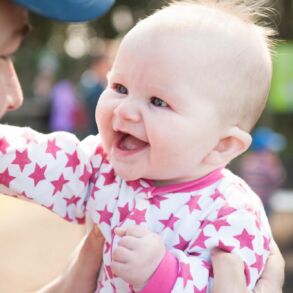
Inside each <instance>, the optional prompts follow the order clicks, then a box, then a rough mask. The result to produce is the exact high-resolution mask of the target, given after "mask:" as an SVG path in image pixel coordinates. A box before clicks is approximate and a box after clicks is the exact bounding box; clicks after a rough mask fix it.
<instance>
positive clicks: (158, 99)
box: [96, 32, 220, 184]
mask: <svg viewBox="0 0 293 293" xmlns="http://www.w3.org/2000/svg"><path fill="white" fill-rule="evenodd" d="M193 51H194V48H193V47H191V46H190V44H189V43H188V42H187V41H184V39H182V38H179V37H178V36H173V35H155V36H154V35H153V34H152V33H150V32H144V33H137V32H134V33H133V32H132V33H130V34H128V35H127V36H126V38H125V39H124V40H123V42H122V44H121V46H120V49H119V51H118V54H117V56H116V59H115V62H114V64H113V67H112V70H111V72H110V75H109V82H108V87H107V88H106V90H105V91H104V93H103V94H102V95H101V97H100V99H99V103H98V106H97V114H96V117H97V123H98V128H99V131H100V135H101V138H102V143H103V146H104V148H105V150H106V152H107V154H108V157H109V159H110V162H111V163H112V165H113V167H114V169H115V171H116V173H117V174H118V175H120V176H121V177H122V178H124V179H125V180H135V179H138V178H145V179H153V180H154V181H155V182H156V183H157V184H167V183H177V182H182V181H187V180H192V179H196V178H199V177H201V176H202V175H204V174H201V172H202V169H201V164H202V161H203V159H204V157H205V156H206V154H207V153H208V152H209V151H210V150H211V149H212V148H213V147H214V145H215V143H216V141H217V139H218V136H219V128H220V125H219V123H218V122H219V121H218V118H217V117H218V116H217V113H216V110H217V109H216V107H215V103H214V102H212V99H209V98H208V97H207V96H204V95H206V87H209V86H210V84H209V81H208V80H207V79H206V78H202V71H201V68H199V67H197V64H196V58H191V56H190V54H192V55H194V56H196V55H197V54H196V53H194V52H193ZM194 56H192V57H194ZM198 58H200V56H198ZM194 59H195V60H194Z"/></svg>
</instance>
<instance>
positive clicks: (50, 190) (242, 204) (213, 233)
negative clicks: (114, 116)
mask: <svg viewBox="0 0 293 293" xmlns="http://www.w3.org/2000/svg"><path fill="white" fill-rule="evenodd" d="M0 187H1V188H0V191H1V192H2V193H5V194H10V195H14V194H17V195H19V196H23V197H26V198H28V199H30V200H33V201H35V202H37V203H39V204H41V205H43V206H45V207H47V208H48V209H50V210H51V211H52V212H54V213H56V214H58V215H59V216H61V217H62V218H64V219H66V220H67V221H70V222H75V223H83V222H84V221H85V220H87V221H88V222H93V223H96V224H97V225H98V226H99V228H100V230H101V231H102V233H103V235H104V237H105V246H104V254H103V266H102V268H101V271H100V275H99V279H98V285H97V291H96V292H107V293H109V292H132V288H131V286H129V284H127V283H126V282H124V281H123V280H122V279H120V278H118V277H116V276H114V275H113V273H112V271H111V266H110V264H111V254H112V251H113V249H114V248H115V247H116V245H117V242H118V241H119V237H118V236H116V235H115V234H114V232H113V231H114V228H116V227H118V226H119V227H123V226H129V225H133V224H137V225H144V226H146V227H147V228H148V229H149V230H151V231H153V232H155V233H157V234H159V235H160V236H161V237H162V238H163V240H164V242H165V245H166V251H167V252H166V254H165V257H164V258H163V260H162V261H161V263H160V265H159V266H158V268H157V270H156V271H155V273H154V274H153V276H152V277H151V279H150V280H149V282H148V284H147V285H146V287H145V288H144V289H143V290H142V292H152V293H153V292H162V293H164V292H183V293H184V292H192V293H193V292H197V293H199V292H201V293H204V292H210V288H211V284H212V280H213V272H212V268H211V262H210V251H211V249H212V248H214V247H220V248H221V249H224V250H226V251H229V252H233V253H236V254H238V255H239V256H240V257H241V258H242V259H243V261H244V264H245V274H246V280H247V285H248V287H249V288H250V289H252V288H253V287H254V285H255V283H256V281H257V279H258V278H259V276H260V274H261V272H262V270H263V267H264V263H265V261H266V259H267V258H268V255H269V250H270V240H271V232H270V227H269V224H268V221H267V218H266V216H265V213H264V211H263V207H262V204H261V202H260V200H259V198H258V197H257V196H256V195H255V193H254V192H253V191H252V190H251V189H250V188H249V187H248V186H247V184H246V183H245V182H244V181H243V180H241V179H240V178H239V177H237V176H235V175H234V174H232V173H231V172H230V171H228V170H227V169H219V170H215V171H214V172H212V173H210V174H208V175H207V176H205V177H203V178H201V179H198V180H194V181H190V182H186V183H179V184H174V185H170V186H164V187H156V186H154V185H153V184H152V181H151V180H144V179H140V180H136V181H125V180H123V179H122V178H120V177H118V176H116V175H115V171H114V170H113V168H112V166H111V164H110V163H109V162H108V161H107V158H106V155H105V153H104V152H103V149H102V147H101V145H100V141H99V136H90V137H87V138H86V139H84V140H83V141H81V142H80V141H79V140H78V139H77V138H76V137H75V136H73V135H72V134H69V133H65V132H59V133H52V134H48V135H45V134H40V133H37V132H35V131H33V130H31V129H29V128H18V127H12V126H7V125H3V126H0Z"/></svg>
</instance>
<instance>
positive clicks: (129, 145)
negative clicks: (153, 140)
mask: <svg viewBox="0 0 293 293" xmlns="http://www.w3.org/2000/svg"><path fill="white" fill-rule="evenodd" d="M146 145H147V143H146V142H144V141H142V140H140V139H138V138H136V137H134V136H132V135H128V134H127V135H125V136H124V137H123V139H122V140H121V143H120V148H121V149H122V150H127V151H132V150H136V149H140V148H143V147H144V146H146Z"/></svg>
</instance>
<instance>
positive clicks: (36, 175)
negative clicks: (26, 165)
mask: <svg viewBox="0 0 293 293" xmlns="http://www.w3.org/2000/svg"><path fill="white" fill-rule="evenodd" d="M46 168H47V167H46V166H44V167H40V166H39V165H38V164H36V165H35V170H34V172H33V173H31V174H30V175H29V176H28V177H29V178H31V179H33V180H34V185H35V186H37V184H38V183H39V182H40V181H41V180H44V179H45V175H44V174H45V171H46Z"/></svg>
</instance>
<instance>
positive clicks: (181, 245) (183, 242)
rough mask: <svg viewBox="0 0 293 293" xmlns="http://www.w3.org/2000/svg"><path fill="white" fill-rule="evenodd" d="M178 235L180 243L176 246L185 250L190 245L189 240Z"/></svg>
mask: <svg viewBox="0 0 293 293" xmlns="http://www.w3.org/2000/svg"><path fill="white" fill-rule="evenodd" d="M178 236H179V243H178V244H176V245H175V246H174V247H175V248H177V249H180V250H183V251H184V250H185V249H186V247H187V245H188V241H186V240H185V239H184V238H183V237H182V236H181V235H180V234H179V235H178Z"/></svg>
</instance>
